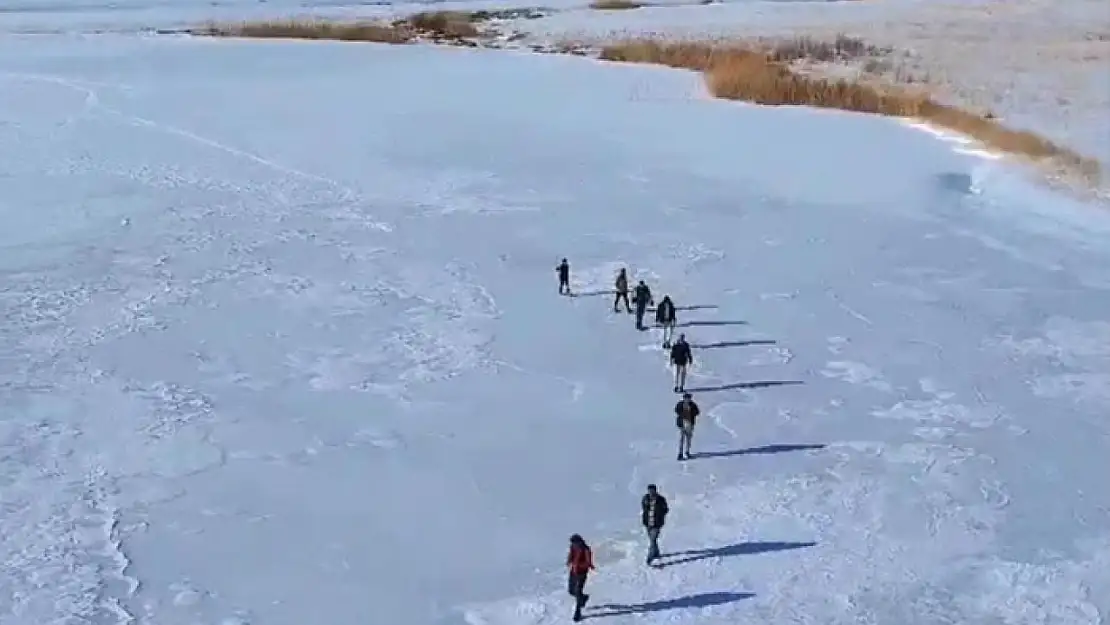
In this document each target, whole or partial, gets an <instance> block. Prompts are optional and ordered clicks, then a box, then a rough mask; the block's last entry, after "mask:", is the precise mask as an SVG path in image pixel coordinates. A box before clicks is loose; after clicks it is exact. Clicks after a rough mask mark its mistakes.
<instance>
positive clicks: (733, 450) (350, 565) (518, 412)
mask: <svg viewBox="0 0 1110 625" xmlns="http://www.w3.org/2000/svg"><path fill="white" fill-rule="evenodd" d="M152 10H153V9H152ZM645 85H650V89H651V92H652V94H658V97H643V93H644V90H645V88H646V87H645ZM958 147H959V146H958V145H956V144H953V143H951V142H947V141H944V140H941V139H938V138H937V137H936V136H933V135H930V134H928V133H923V132H920V131H918V130H916V129H913V128H909V127H907V126H905V125H903V124H900V123H898V122H896V121H893V120H884V119H875V118H869V117H864V116H859V115H850V114H844V113H837V112H828V111H824V112H814V111H809V110H805V109H798V108H782V109H767V108H759V107H753V106H746V105H740V104H736V103H728V102H721V101H713V100H710V99H707V98H705V97H703V96H702V93H701V86H700V79H699V78H698V77H697V76H694V75H692V74H689V73H684V72H678V71H670V70H662V69H657V68H647V67H626V66H617V65H606V64H601V63H597V62H594V61H590V60H586V59H578V58H572V57H558V56H535V55H528V54H524V53H512V52H497V51H479V50H460V49H448V50H443V49H436V48H430V47H404V48H398V47H381V46H374V45H357V44H355V45H351V44H332V43H313V44H303V43H301V44H295V43H282V42H241V41H227V40H195V39H189V38H181V37H140V36H118V35H104V36H96V37H94V36H58V37H43V36H9V37H7V38H5V39H3V40H0V215H2V218H3V224H4V228H3V229H2V230H0V245H2V248H0V280H2V282H0V312H2V315H3V316H2V321H0V405H2V406H3V408H2V413H0V514H2V517H0V532H2V534H0V562H2V563H3V566H4V574H3V575H2V576H0V623H3V625H9V624H10V625H45V624H50V623H97V624H104V623H123V622H127V621H128V620H129V619H131V622H134V623H139V624H143V625H194V624H204V625H232V624H237V625H246V624H250V625H262V624H265V625H270V624H273V625H294V624H296V625H310V624H324V623H327V624H329V625H342V624H347V623H350V624H355V623H358V624H371V625H398V624H403V625H463V624H465V625H531V624H537V625H538V624H549V623H563V622H565V621H567V620H569V616H570V610H571V606H570V601H569V598H568V597H566V595H565V582H564V579H563V570H562V566H561V564H562V558H563V556H564V549H565V546H566V545H565V542H566V538H567V536H568V535H569V534H570V533H572V532H579V533H582V534H583V535H584V536H585V537H586V539H587V540H588V541H590V542H591V544H592V546H593V547H594V550H595V556H596V560H597V563H598V568H599V570H598V572H597V573H596V574H595V575H594V576H593V577H592V578H591V581H590V585H589V592H590V593H591V594H592V596H593V599H592V603H593V604H595V605H596V606H598V607H597V608H596V611H595V612H594V614H595V615H604V620H603V621H602V622H611V623H614V624H618V623H669V624H683V623H689V624H694V623H697V624H698V625H725V624H727V625H746V624H752V625H755V624H759V625H778V624H784V625H785V624H788V623H789V624H797V623H812V624H815V625H816V624H820V625H836V624H847V623H853V624H855V623H876V624H882V625H915V624H922V625H924V624H929V625H934V624H938V623H960V624H967V625H978V624H982V625H987V624H991V625H994V624H999V623H1005V624H1007V625H1017V624H1021V625H1027V624H1028V625H1033V624H1046V625H1047V624H1051V625H1063V624H1067V625H1071V624H1076V625H1079V624H1082V625H1096V624H1100V623H1103V622H1104V620H1105V619H1106V618H1107V615H1110V491H1108V490H1107V489H1106V488H1105V476H1106V475H1107V468H1108V467H1107V457H1108V452H1110V435H1108V422H1107V419H1106V415H1107V414H1108V407H1110V348H1108V347H1107V346H1108V345H1110V324H1108V321H1107V310H1110V263H1108V262H1107V261H1108V260H1110V258H1108V256H1110V245H1108V243H1110V217H1107V216H1106V215H1105V214H1104V213H1102V212H1099V209H1097V208H1095V207H1092V206H1086V205H1081V204H1078V203H1076V202H1074V201H1072V200H1066V199H1062V198H1059V197H1056V196H1054V195H1052V194H1051V193H1050V192H1049V191H1046V190H1043V189H1039V188H1033V187H1029V186H1026V185H1025V183H1023V182H1022V177H1021V176H1020V175H1018V174H1014V173H1012V172H1010V171H1009V170H1008V166H1007V165H1006V163H1005V162H1004V161H998V160H991V159H986V158H983V157H981V156H977V155H976V154H974V153H970V152H968V151H959V150H958V149H957V148H958ZM562 256H567V257H568V258H569V260H570V262H571V267H572V283H573V285H574V288H575V289H576V290H577V292H578V296H577V297H573V298H564V297H559V296H557V295H556V281H555V275H554V266H555V264H556V263H557V262H558V259H559V258H560V257H562ZM624 264H627V266H628V267H629V268H630V271H631V274H632V276H633V277H634V278H639V277H644V278H646V279H648V280H649V282H650V284H651V286H652V287H653V289H654V290H655V292H656V296H657V297H659V296H661V295H662V294H664V293H670V294H671V295H672V296H673V297H674V298H675V300H676V303H677V304H678V305H679V306H680V311H679V315H680V322H682V324H683V327H682V328H681V331H684V332H686V333H687V334H688V335H689V337H690V339H691V342H693V343H695V345H697V346H699V347H697V348H696V350H695V358H696V363H695V366H694V368H693V370H692V374H691V379H690V382H689V386H690V387H691V388H692V390H694V392H695V397H696V398H697V399H698V400H699V401H700V403H701V406H702V410H703V412H704V415H705V417H704V418H703V419H702V423H701V425H700V426H699V430H698V433H697V434H696V436H695V440H694V445H695V451H696V452H698V453H699V456H698V457H696V458H695V459H693V460H691V461H689V462H687V463H684V464H679V463H676V462H675V460H674V454H675V451H676V449H675V445H676V443H677V436H676V433H675V431H674V426H673V417H672V416H671V408H672V406H673V403H674V401H675V396H674V394H673V393H672V392H671V389H670V384H671V383H670V377H669V372H668V371H667V369H666V367H665V366H664V365H665V363H664V356H663V354H662V353H661V352H659V351H657V350H656V349H655V348H654V343H656V341H657V340H658V339H657V336H656V334H655V331H651V332H647V333H638V332H636V331H635V330H634V328H633V327H632V323H631V320H630V319H629V318H628V316H627V315H623V314H620V315H615V314H613V313H611V308H610V302H609V300H608V296H607V294H606V293H605V291H606V290H607V289H608V288H609V286H610V283H611V280H612V274H613V271H614V269H615V268H616V267H618V266H621V265H624ZM649 482H655V483H657V484H659V487H660V490H661V491H662V492H663V494H664V495H667V496H668V497H669V498H670V499H671V504H672V508H673V514H672V517H671V518H670V519H669V524H668V527H667V528H666V530H665V531H664V533H663V537H662V546H663V550H664V552H666V553H668V554H670V555H669V556H668V559H667V566H665V567H664V568H662V569H661V570H652V569H647V568H646V567H644V566H643V564H642V558H643V554H644V550H645V547H646V545H645V542H644V540H643V537H642V535H641V531H640V529H639V527H638V521H639V519H638V510H637V508H638V502H639V496H640V494H641V493H642V491H643V489H644V487H645V485H646V484H647V483H649Z"/></svg>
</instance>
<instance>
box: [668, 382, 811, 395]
mask: <svg viewBox="0 0 1110 625" xmlns="http://www.w3.org/2000/svg"><path fill="white" fill-rule="evenodd" d="M793 384H805V382H802V381H801V380H759V381H755V382H733V383H732V384H721V385H718V386H698V387H693V388H687V389H686V391H687V392H689V393H711V392H713V391H731V390H735V389H749V388H768V387H771V386H789V385H793Z"/></svg>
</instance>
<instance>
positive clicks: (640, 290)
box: [632, 280, 655, 330]
mask: <svg viewBox="0 0 1110 625" xmlns="http://www.w3.org/2000/svg"><path fill="white" fill-rule="evenodd" d="M632 303H633V304H635V306H636V329H637V330H643V329H644V312H646V311H647V307H648V305H651V304H655V298H653V297H652V296H651V289H649V288H648V285H647V284H644V281H643V280H640V283H639V284H637V285H636V289H635V290H634V291H633V292H632Z"/></svg>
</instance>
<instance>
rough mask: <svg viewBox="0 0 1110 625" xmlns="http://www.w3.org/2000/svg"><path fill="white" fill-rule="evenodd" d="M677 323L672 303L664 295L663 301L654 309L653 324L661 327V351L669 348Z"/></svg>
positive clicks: (668, 296)
mask: <svg viewBox="0 0 1110 625" xmlns="http://www.w3.org/2000/svg"><path fill="white" fill-rule="evenodd" d="M677 321H678V319H677V318H676V315H675V308H674V302H672V301H671V296H670V295H664V296H663V300H662V301H660V302H659V307H658V308H656V309H655V323H658V324H659V325H660V326H662V327H663V349H668V348H670V346H671V337H672V336H674V326H675V323H676V322H677Z"/></svg>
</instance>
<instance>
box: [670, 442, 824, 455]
mask: <svg viewBox="0 0 1110 625" xmlns="http://www.w3.org/2000/svg"><path fill="white" fill-rule="evenodd" d="M824 448H825V444H824V443H820V444H816V445H814V444H809V443H806V444H802V445H796V444H785V445H763V446H762V447H748V448H747V449H730V450H728V451H703V452H700V453H696V454H691V455H692V457H694V458H727V457H729V456H746V455H748V454H778V453H782V452H785V451H810V450H814V449H824Z"/></svg>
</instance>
